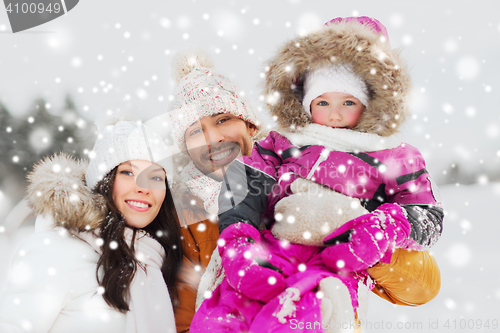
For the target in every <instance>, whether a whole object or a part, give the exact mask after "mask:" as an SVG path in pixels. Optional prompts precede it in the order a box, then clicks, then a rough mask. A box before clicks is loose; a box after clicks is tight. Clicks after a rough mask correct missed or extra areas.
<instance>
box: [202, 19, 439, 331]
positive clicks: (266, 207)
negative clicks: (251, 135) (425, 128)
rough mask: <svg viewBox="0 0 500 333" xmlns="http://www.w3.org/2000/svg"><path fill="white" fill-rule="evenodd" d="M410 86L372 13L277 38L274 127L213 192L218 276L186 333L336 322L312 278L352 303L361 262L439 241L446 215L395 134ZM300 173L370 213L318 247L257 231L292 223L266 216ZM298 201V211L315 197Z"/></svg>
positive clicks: (298, 182) (293, 194)
mask: <svg viewBox="0 0 500 333" xmlns="http://www.w3.org/2000/svg"><path fill="white" fill-rule="evenodd" d="M410 92H411V84H410V78H409V74H408V73H407V71H406V69H405V67H404V66H403V63H402V62H401V60H400V59H399V56H398V54H397V52H396V51H395V50H393V49H391V48H390V46H389V43H388V36H387V32H386V30H385V27H383V25H382V24H381V23H380V22H378V21H377V20H375V19H371V18H367V17H358V18H346V19H342V18H339V19H335V20H332V21H331V22H329V23H328V24H327V26H326V27H324V28H323V29H321V30H319V31H317V32H315V33H312V34H310V35H308V36H305V37H300V38H296V39H295V40H292V41H290V42H289V43H287V44H286V45H284V47H283V48H282V49H281V51H280V52H279V54H278V55H277V56H276V57H275V58H274V59H273V60H271V61H270V63H269V67H268V71H267V77H266V95H267V96H268V103H269V107H270V111H271V114H272V115H274V116H276V118H277V120H278V123H279V124H280V126H281V128H282V131H280V133H278V132H274V131H273V132H271V133H270V134H269V136H268V137H267V138H266V139H264V140H262V141H259V142H257V143H256V144H255V146H254V149H253V153H252V155H251V156H250V157H242V158H241V159H240V160H237V162H235V163H233V165H231V166H230V167H229V169H228V170H227V172H226V180H225V184H223V186H222V192H221V195H220V197H219V229H220V230H221V236H220V240H219V252H220V254H221V258H222V265H223V267H224V269H225V275H226V278H225V280H224V281H223V282H222V284H221V285H220V287H218V289H216V290H215V291H214V293H213V295H212V297H211V298H210V299H207V300H205V301H204V303H203V304H202V306H201V307H200V310H199V312H198V313H197V314H196V315H195V318H194V320H193V325H192V331H193V332H195V331H196V329H197V328H198V327H201V325H199V323H202V325H205V326H206V327H207V326H209V327H213V330H214V331H217V330H218V329H219V327H220V329H221V330H222V329H223V328H227V329H233V330H234V331H239V330H245V331H250V332H252V331H257V330H258V329H259V328H262V327H266V331H268V332H275V331H276V332H277V331H287V330H290V328H292V329H293V327H294V325H295V328H297V327H299V328H300V327H301V323H302V327H306V326H307V325H306V324H305V323H311V322H312V323H314V322H316V321H318V322H320V323H323V324H325V321H326V323H333V321H332V320H336V318H331V316H332V312H335V311H339V308H337V309H335V308H332V306H336V304H335V302H336V301H337V300H336V299H331V298H330V299H328V301H329V302H325V301H326V300H325V299H324V297H323V296H324V295H325V293H320V294H316V292H317V291H318V289H317V287H318V286H319V287H320V290H321V289H324V290H327V291H328V290H333V289H335V288H332V284H329V285H328V286H327V287H325V286H324V285H323V284H325V281H326V280H328V279H330V281H331V279H333V278H337V279H339V280H341V281H342V283H343V284H344V285H345V286H346V287H347V290H348V291H349V294H348V295H349V296H350V297H351V301H352V308H353V309H354V311H356V310H357V307H358V297H357V293H358V292H359V289H358V285H359V286H362V285H366V286H368V287H371V282H370V279H369V277H368V276H367V275H366V273H365V270H366V269H368V268H370V267H371V266H373V265H375V264H376V263H377V262H379V261H382V262H390V259H391V256H392V253H393V251H394V250H395V249H397V248H404V249H423V248H428V247H431V246H432V245H433V244H434V243H435V242H436V241H437V239H438V238H439V236H440V234H441V226H442V218H443V211H442V208H441V207H440V203H439V199H437V198H435V195H437V193H436V192H435V191H434V190H433V188H432V184H431V181H430V178H429V176H428V173H427V171H426V169H425V162H424V160H423V157H422V156H421V154H420V153H419V152H418V150H417V149H415V148H413V147H411V146H410V145H408V144H405V143H402V142H401V141H400V140H398V138H397V136H395V135H394V134H395V133H396V132H397V130H398V129H399V127H400V126H401V124H402V123H403V122H404V120H405V119H406V117H407V113H408V111H407V96H408V94H409V93H410ZM305 180H311V181H314V182H316V183H318V184H321V185H324V186H326V187H329V188H330V189H332V190H334V191H336V192H339V193H341V194H343V195H345V196H348V197H350V198H356V199H359V202H360V204H361V205H362V206H363V207H364V208H365V209H366V210H367V211H368V212H369V213H367V214H364V215H362V216H360V217H357V218H355V219H352V220H351V221H349V222H347V223H345V224H344V225H343V226H342V227H340V228H339V229H337V230H335V231H333V232H332V233H331V234H330V235H328V234H327V237H325V239H324V246H326V247H321V246H304V245H297V244H289V243H287V242H285V243H284V242H281V241H279V240H277V239H276V238H275V237H273V235H272V234H271V232H270V231H263V232H261V233H259V231H257V229H256V228H258V227H259V225H260V224H261V222H262V223H264V224H265V225H266V226H267V227H268V228H272V229H273V233H275V232H274V227H275V226H276V225H278V224H283V225H285V227H283V228H282V229H286V228H287V226H288V224H287V222H288V223H290V222H294V221H293V218H292V219H288V221H284V220H283V219H282V220H281V221H279V223H276V224H274V223H275V220H278V216H277V215H278V214H277V215H276V219H275V213H276V211H277V210H278V209H277V208H278V207H280V205H283V202H285V203H286V201H287V200H288V201H293V200H296V198H297V197H298V195H299V193H301V192H304V187H306V188H307V187H309V189H310V188H311V186H310V185H308V184H307V182H306V183H304V182H305ZM227 198H230V199H231V200H227ZM300 199H301V201H302V205H301V207H304V206H306V205H307V204H308V203H310V202H311V200H312V201H313V202H314V200H315V199H314V198H309V200H310V201H305V200H304V196H302V197H300ZM305 199H307V198H305ZM295 202H299V201H295ZM304 202H306V203H304ZM287 206H288V207H289V208H292V209H293V208H294V207H293V205H287ZM275 208H276V210H275ZM323 209H325V207H323ZM284 211H285V210H284ZM334 215H335V214H330V216H331V218H335V216H334ZM304 222H305V221H303V220H302V221H301V220H300V219H299V221H295V222H294V223H293V224H296V225H301V224H303V223H304ZM307 222H311V221H307ZM312 222H314V221H312ZM321 222H322V221H321ZM343 222H345V221H342V223H343ZM273 224H274V225H273ZM311 232H313V230H311ZM278 234H279V233H278ZM335 272H339V273H338V274H335ZM336 281H338V280H336ZM358 281H359V282H360V283H359V284H358V283H357V282H358ZM332 283H333V282H332ZM337 286H338V285H337ZM285 289H286V290H285ZM340 296H342V295H340ZM217 302H220V304H219V305H217ZM264 325H265V326H264ZM311 327H312V326H311ZM314 328H316V329H317V331H322V330H321V329H322V328H325V327H321V328H319V329H318V328H317V327H316V326H314Z"/></svg>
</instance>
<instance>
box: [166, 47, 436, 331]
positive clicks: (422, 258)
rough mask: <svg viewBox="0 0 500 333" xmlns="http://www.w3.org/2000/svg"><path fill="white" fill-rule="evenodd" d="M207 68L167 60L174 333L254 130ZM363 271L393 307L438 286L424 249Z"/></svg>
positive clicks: (231, 90) (252, 119)
mask: <svg viewBox="0 0 500 333" xmlns="http://www.w3.org/2000/svg"><path fill="white" fill-rule="evenodd" d="M212 66H213V65H212V63H211V60H210V58H209V56H208V55H206V54H203V53H200V52H198V53H194V54H193V53H181V54H178V55H177V56H176V58H175V59H174V68H173V70H174V73H176V79H177V82H178V84H179V86H178V88H177V90H176V93H175V99H174V101H173V104H172V107H171V111H170V112H169V119H170V122H169V125H170V126H171V128H172V130H173V138H174V140H175V144H176V145H177V147H178V149H179V150H180V151H181V152H182V153H181V156H182V155H183V156H184V157H186V158H187V159H186V160H185V161H184V163H182V162H179V163H178V165H180V166H181V169H182V171H181V173H180V175H179V177H178V178H177V182H178V183H179V184H178V187H179V190H178V191H176V192H177V197H178V199H177V201H178V202H179V205H180V206H181V207H182V209H178V215H179V220H180V223H181V226H182V228H181V229H182V237H183V240H182V241H183V252H184V265H183V267H182V268H181V271H180V273H179V275H178V279H179V281H178V285H177V288H178V290H177V291H178V294H179V302H178V304H177V306H176V309H175V316H176V325H177V330H178V332H187V331H189V325H190V323H191V320H192V318H193V315H194V312H195V302H196V295H197V289H198V284H199V282H200V278H201V275H202V274H203V272H204V270H205V268H206V267H207V265H208V263H209V261H210V258H211V255H212V253H213V251H214V250H215V249H216V247H217V240H218V236H219V231H218V224H217V220H216V216H217V214H218V196H219V193H220V188H221V184H222V180H223V176H224V170H225V169H226V168H227V167H228V166H229V165H230V164H231V162H232V161H233V160H234V159H235V158H237V157H240V156H242V155H244V156H248V155H250V153H251V150H252V146H253V142H252V139H254V138H255V136H256V135H257V134H258V133H259V130H260V122H259V120H258V117H257V115H256V114H255V113H254V112H253V111H252V109H251V108H250V106H249V105H248V104H247V102H246V101H245V100H244V99H242V98H241V97H240V96H238V95H237V93H236V91H237V89H236V87H235V86H234V84H233V83H231V82H230V81H229V80H228V79H227V78H225V77H224V76H222V75H219V74H217V73H215V72H214V71H213V70H211V69H210V68H211V67H212ZM408 262H409V263H411V265H408V264H407V263H408ZM408 267H411V269H410V270H409V269H408ZM368 272H369V274H370V275H371V276H372V278H374V279H375V282H376V287H375V288H374V289H373V291H374V292H375V293H376V294H378V295H379V296H380V297H382V298H385V299H387V300H389V301H390V302H392V303H394V304H401V305H420V304H424V303H426V302H428V301H430V300H431V299H432V298H434V297H435V296H436V295H437V293H438V291H439V287H440V275H439V269H438V267H437V264H436V262H435V260H434V259H433V258H432V257H431V256H430V255H429V254H428V252H413V251H404V250H402V251H397V252H395V254H394V255H393V256H392V260H391V263H390V264H383V263H379V264H377V265H375V266H373V267H372V268H370V269H369V270H368Z"/></svg>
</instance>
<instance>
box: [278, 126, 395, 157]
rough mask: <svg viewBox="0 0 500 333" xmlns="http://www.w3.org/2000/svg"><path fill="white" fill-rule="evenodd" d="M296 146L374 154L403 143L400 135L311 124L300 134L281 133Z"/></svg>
mask: <svg viewBox="0 0 500 333" xmlns="http://www.w3.org/2000/svg"><path fill="white" fill-rule="evenodd" d="M281 134H282V135H283V136H285V137H286V138H287V139H288V140H290V142H291V143H292V144H294V145H296V146H306V145H321V146H324V147H325V148H327V149H329V150H336V151H342V152H346V153H347V152H349V153H350V152H372V151H378V150H384V149H392V148H396V147H398V146H399V145H400V144H401V143H402V142H401V139H400V137H399V135H396V134H394V135H391V136H387V137H383V136H380V135H377V134H370V133H362V132H358V131H353V130H350V129H345V128H332V127H328V126H323V125H318V124H309V125H307V126H305V127H304V128H303V129H302V130H301V131H300V132H297V133H290V132H281Z"/></svg>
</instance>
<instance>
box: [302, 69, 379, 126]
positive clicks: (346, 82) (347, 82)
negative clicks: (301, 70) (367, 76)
mask: <svg viewBox="0 0 500 333" xmlns="http://www.w3.org/2000/svg"><path fill="white" fill-rule="evenodd" d="M327 92H342V93H346V94H350V95H353V96H354V97H356V98H357V99H359V100H360V102H361V103H363V105H364V106H366V107H367V106H368V101H369V93H368V87H367V86H366V83H365V82H364V81H363V80H362V79H361V77H359V76H358V75H356V74H355V73H354V71H353V70H352V67H351V66H350V65H346V64H335V65H331V66H328V67H321V68H317V69H315V70H313V71H310V72H306V78H305V82H304V99H303V100H302V106H303V107H304V111H305V112H306V113H307V114H308V115H309V116H311V102H312V101H313V99H315V98H316V97H318V96H321V95H323V94H324V93H327Z"/></svg>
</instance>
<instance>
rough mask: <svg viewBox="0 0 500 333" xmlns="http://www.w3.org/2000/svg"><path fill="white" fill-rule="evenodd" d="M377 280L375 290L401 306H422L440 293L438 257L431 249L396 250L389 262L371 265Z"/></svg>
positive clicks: (373, 275) (379, 294) (369, 272)
mask: <svg viewBox="0 0 500 333" xmlns="http://www.w3.org/2000/svg"><path fill="white" fill-rule="evenodd" d="M367 271H368V274H370V276H371V277H372V278H373V279H374V280H375V288H373V289H372V292H374V293H375V294H377V295H378V296H380V297H382V298H384V299H385V300H387V301H389V302H391V303H393V304H398V305H407V306H417V305H422V304H425V303H427V302H429V301H430V300H432V299H433V298H434V297H436V296H437V294H438V293H439V289H440V288H441V273H440V271H439V267H438V264H437V262H436V259H435V258H434V257H433V256H432V255H431V254H430V253H429V252H428V251H408V250H403V249H397V250H396V251H395V252H394V254H393V255H392V258H391V263H390V264H385V263H378V264H376V265H375V266H373V267H371V268H369V269H368V270H367Z"/></svg>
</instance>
